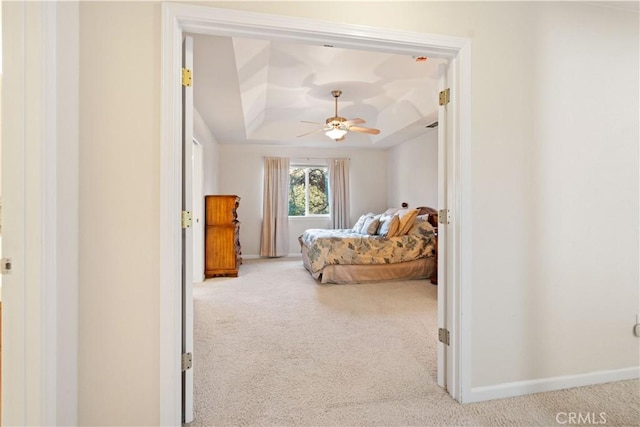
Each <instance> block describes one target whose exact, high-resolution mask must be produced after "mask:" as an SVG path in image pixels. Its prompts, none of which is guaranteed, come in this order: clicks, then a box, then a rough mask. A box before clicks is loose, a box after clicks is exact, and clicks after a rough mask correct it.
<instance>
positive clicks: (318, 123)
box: [300, 120, 325, 126]
mask: <svg viewBox="0 0 640 427" xmlns="http://www.w3.org/2000/svg"><path fill="white" fill-rule="evenodd" d="M300 121H301V122H302V123H311V124H314V125H323V126H324V125H325V123H320V122H308V121H306V120H300Z"/></svg>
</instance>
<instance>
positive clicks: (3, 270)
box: [0, 258, 13, 274]
mask: <svg viewBox="0 0 640 427" xmlns="http://www.w3.org/2000/svg"><path fill="white" fill-rule="evenodd" d="M0 262H1V263H2V264H1V265H0V274H11V269H12V267H13V265H12V262H11V258H2V259H0Z"/></svg>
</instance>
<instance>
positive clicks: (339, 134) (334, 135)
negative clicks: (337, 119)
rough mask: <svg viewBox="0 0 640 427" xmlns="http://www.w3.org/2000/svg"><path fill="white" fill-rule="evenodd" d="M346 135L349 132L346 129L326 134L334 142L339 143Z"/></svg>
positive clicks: (330, 130)
mask: <svg viewBox="0 0 640 427" xmlns="http://www.w3.org/2000/svg"><path fill="white" fill-rule="evenodd" d="M346 133H347V131H346V130H344V129H338V128H332V129H329V130H328V131H326V132H325V133H324V134H325V135H327V136H328V137H329V138H331V139H333V140H334V141H337V140H339V139H340V138H342V137H343V136H344V135H345V134H346Z"/></svg>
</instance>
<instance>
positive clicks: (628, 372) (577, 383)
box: [462, 366, 640, 403]
mask: <svg viewBox="0 0 640 427" xmlns="http://www.w3.org/2000/svg"><path fill="white" fill-rule="evenodd" d="M636 378H640V367H638V366H635V367H632V368H625V369H616V370H612V371H597V372H590V373H588V374H579V375H566V376H561V377H553V378H544V379H540V380H531V381H517V382H512V383H505V384H498V385H494V386H487V387H472V388H471V392H470V393H466V395H463V396H462V402H463V403H473V402H482V401H485V400H493V399H503V398H505V397H514V396H523V395H526V394H534V393H542V392H545V391H555V390H562V389H566V388H573V387H583V386H587V385H594V384H604V383H609V382H613V381H623V380H632V379H636Z"/></svg>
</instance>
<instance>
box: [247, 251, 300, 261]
mask: <svg viewBox="0 0 640 427" xmlns="http://www.w3.org/2000/svg"><path fill="white" fill-rule="evenodd" d="M261 258H264V257H262V256H260V255H242V259H261ZM285 258H302V254H301V253H299V252H298V253H293V254H287V255H286V257H285Z"/></svg>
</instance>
